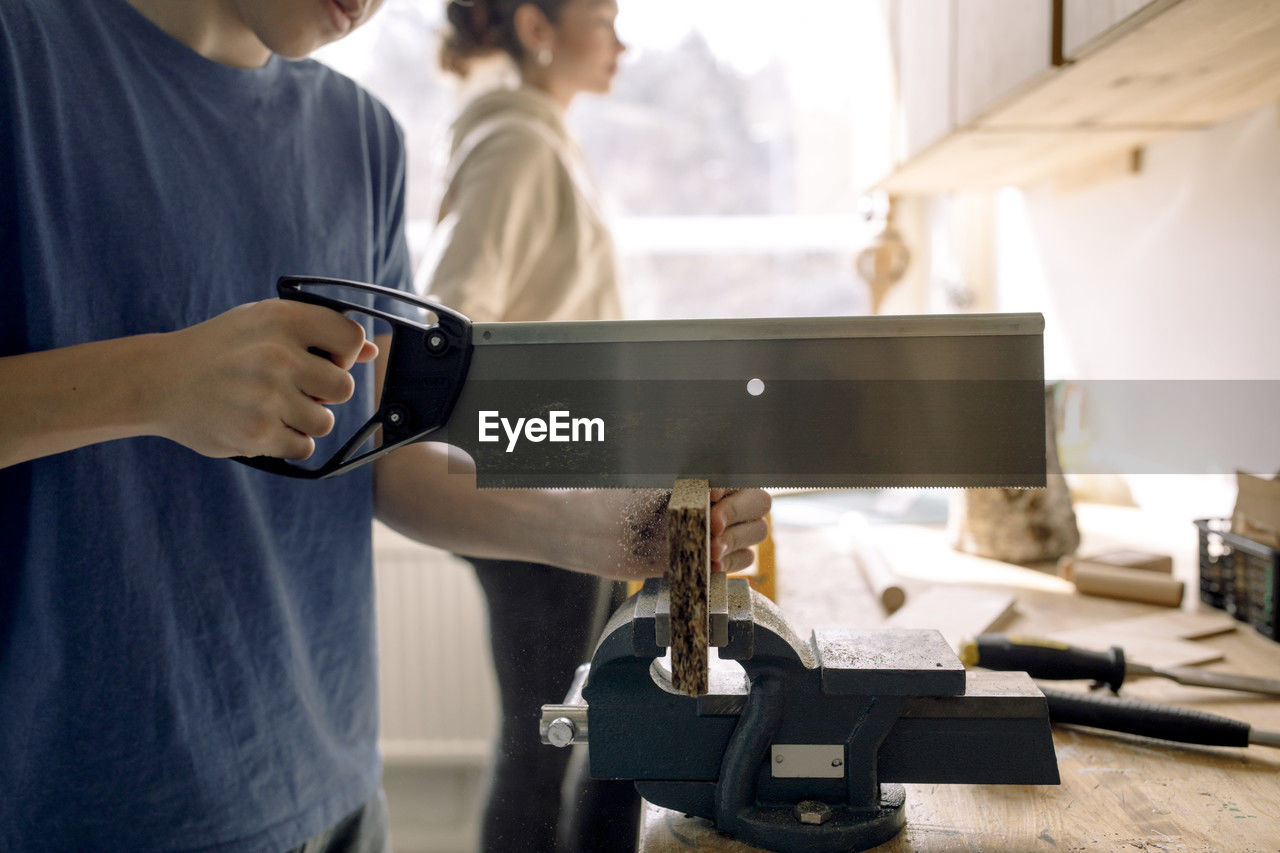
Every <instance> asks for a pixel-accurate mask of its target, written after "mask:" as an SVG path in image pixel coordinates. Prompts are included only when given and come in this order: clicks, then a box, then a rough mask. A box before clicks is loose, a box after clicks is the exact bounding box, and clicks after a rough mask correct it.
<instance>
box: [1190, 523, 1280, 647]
mask: <svg viewBox="0 0 1280 853" xmlns="http://www.w3.org/2000/svg"><path fill="white" fill-rule="evenodd" d="M1196 527H1198V528H1199V529H1200V600H1201V601H1203V602H1204V603H1205V604H1208V605H1211V606H1213V607H1217V608H1220V609H1222V610H1225V611H1227V612H1228V613H1230V614H1231V615H1232V616H1234V617H1236V618H1237V619H1239V620H1240V621H1241V622H1248V623H1249V624H1250V625H1252V626H1253V627H1254V628H1256V629H1257V630H1258V632H1259V633H1261V634H1262V635H1263V636H1264V637H1267V638H1269V639H1272V640H1280V623H1277V620H1276V599H1277V598H1280V551H1277V550H1276V549H1274V548H1268V547H1267V546H1266V545H1263V544H1262V543H1260V542H1255V541H1253V540H1252V539H1249V538H1248V537H1246V536H1241V535H1239V534H1238V533H1232V532H1231V520H1230V519H1227V518H1201V519H1197V520H1196Z"/></svg>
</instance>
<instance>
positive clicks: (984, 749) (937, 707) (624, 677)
mask: <svg viewBox="0 0 1280 853" xmlns="http://www.w3.org/2000/svg"><path fill="white" fill-rule="evenodd" d="M724 600H725V601H726V602H727V603H726V605H725V606H724V607H723V608H722V611H721V612H719V613H717V612H716V610H715V609H714V608H713V610H712V613H711V619H710V637H711V645H713V646H715V647H717V648H718V651H719V655H718V657H719V660H716V655H712V660H711V664H712V666H711V677H710V687H709V690H708V692H707V693H706V694H705V695H702V696H698V697H696V698H695V697H691V696H686V695H684V694H682V693H679V692H677V691H676V690H675V689H674V688H673V687H672V686H671V678H670V670H669V667H667V666H665V665H664V662H663V661H662V660H661V658H662V657H663V656H664V654H665V653H666V648H665V647H666V646H668V645H669V644H670V620H669V618H668V611H667V608H666V603H667V593H666V587H665V582H663V581H662V580H660V579H651V580H649V581H647V582H646V583H645V585H644V587H643V589H641V590H640V591H639V592H637V593H636V594H635V595H633V596H631V598H629V599H628V600H627V601H626V602H624V603H623V605H622V606H621V607H620V608H619V609H618V610H617V611H616V612H615V613H614V614H613V617H612V618H611V619H610V620H609V623H608V625H607V626H606V627H605V630H604V632H603V633H602V635H601V638H600V641H599V643H598V644H597V646H596V651H595V655H594V656H593V657H592V660H591V663H590V664H585V665H583V666H582V667H580V668H579V670H578V674H577V677H576V678H575V679H574V683H573V685H572V686H571V688H570V690H569V695H568V696H566V697H565V701H564V702H563V703H562V704H558V705H544V706H543V708H542V723H541V728H542V735H543V742H544V743H551V744H554V745H557V746H568V745H569V744H571V743H581V742H585V741H587V740H588V739H589V741H590V748H589V749H590V751H589V755H590V761H591V775H592V776H593V777H594V778H597V779H633V780H635V785H636V789H637V790H638V791H639V792H640V795H641V796H643V797H644V798H645V799H646V800H648V801H649V802H651V803H654V804H656V805H658V806H662V807H664V808H668V809H673V810H675V811H679V812H684V813H686V814H691V815H696V816H699V817H703V818H707V819H708V820H711V821H713V822H714V823H715V825H716V827H717V828H718V829H719V830H720V831H721V832H724V833H725V834H727V835H729V836H731V837H734V838H737V839H739V840H741V841H744V842H746V843H748V844H752V845H755V846H758V847H764V848H767V849H771V850H777V851H782V853H787V852H788V851H804V853H810V851H815V852H816V851H846V850H865V849H867V848H870V847H874V846H876V845H878V844H881V843H883V842H885V841H887V840H889V839H890V838H892V837H893V836H894V835H896V834H897V833H898V832H899V831H900V830H901V829H902V827H903V826H904V825H905V822H906V814H905V809H904V802H905V792H904V789H903V787H902V784H901V783H904V782H921V783H957V784H988V785H989V784H1013V785H1056V784H1058V781H1059V779H1058V765H1057V761H1056V757H1055V755H1054V751H1053V738H1052V735H1051V734H1050V729H1049V713H1048V708H1047V705H1046V703H1045V699H1044V696H1043V694H1041V693H1040V691H1039V690H1038V689H1037V688H1036V686H1035V684H1034V683H1033V682H1032V681H1031V679H1030V678H1029V677H1028V676H1027V675H1026V673H1021V672H969V673H966V672H965V669H964V667H963V666H962V665H961V663H960V661H959V660H958V659H957V658H956V655H955V653H954V652H952V650H951V649H950V647H949V646H948V645H947V644H946V641H945V640H943V638H942V635H941V634H939V633H938V632H937V631H916V630H868V631H815V632H814V633H813V635H812V638H811V639H810V640H809V642H808V643H802V642H801V641H800V640H799V639H798V637H797V636H796V635H795V632H794V631H792V630H791V628H790V627H789V626H788V625H787V623H786V621H785V620H784V619H783V617H782V614H781V612H780V611H779V610H778V608H777V606H776V605H775V604H774V603H773V602H772V601H770V600H769V599H768V598H765V597H764V596H763V595H760V594H759V593H758V592H756V591H755V590H752V589H751V588H750V586H749V585H748V583H747V581H746V580H743V579H731V580H729V581H728V582H727V587H726V595H725V596H724Z"/></svg>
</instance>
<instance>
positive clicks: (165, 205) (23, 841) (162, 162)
mask: <svg viewBox="0 0 1280 853" xmlns="http://www.w3.org/2000/svg"><path fill="white" fill-rule="evenodd" d="M403 181H404V152H403V140H402V137H401V134H400V130H399V128H398V127H397V126H396V124H395V122H394V121H393V119H392V118H391V116H390V114H389V113H388V112H387V111H386V109H385V108H384V107H383V106H382V105H381V104H379V103H378V102H377V101H376V100H374V99H373V98H372V97H371V96H369V95H368V94H367V93H365V92H364V91H362V90H361V89H360V88H359V87H357V86H356V85H355V84H354V83H352V82H351V81H349V80H347V79H346V78H344V77H342V76H340V75H338V74H336V73H335V72H333V71H331V70H329V69H327V68H325V67H324V66H322V65H320V64H318V63H315V62H311V61H302V62H288V61H285V60H282V59H280V58H278V57H275V58H272V59H271V61H270V62H268V63H267V65H266V66H264V67H263V68H260V69H254V70H244V69H235V68H230V67H227V66H224V65H220V64H218V63H215V62H211V61H209V60H206V59H204V58H203V57H201V56H200V55H199V54H197V53H195V52H193V51H191V50H189V49H188V48H186V47H185V46H183V45H182V44H181V43H179V42H178V41H176V40H174V39H172V38H170V37H169V36H168V35H166V34H165V33H164V32H163V31H161V30H160V29H158V28H157V27H155V26H154V25H152V24H151V23H150V22H149V21H148V20H147V19H145V18H144V17H142V16H141V15H140V14H138V13H137V12H136V11H135V10H134V9H133V8H132V7H130V6H129V5H128V4H127V3H125V2H124V0H0V356H7V355H13V354H18V353H25V352H32V351H39V350H46V349H50V348H54V347H63V346H68V345H71V344H77V343H82V342H86V341H94V340H101V339H106V338H113V337H118V336H123V335H130V334H136V333H144V332H165V331H170V330H173V329H178V328H181V327H185V326H189V325H191V324H194V323H198V322H200V321H203V320H206V319H208V318H210V317H213V316H215V315H217V314H219V313H221V312H223V311H226V310H227V309H229V308H231V307H233V306H235V305H238V304H241V303H244V302H249V301H254V300H258V299H264V298H269V297H272V296H274V295H275V289H274V286H275V281H276V278H277V277H278V276H280V275H282V274H306V275H327V276H335V277H340V278H349V279H356V280H361V281H370V282H376V283H380V284H383V285H387V286H392V287H401V288H408V286H409V284H408V282H409V279H410V270H409V259H408V253H407V250H406V247H405V242H404V234H403V222H402V211H403V194H404V187H403ZM355 375H356V383H357V389H358V390H357V394H356V398H355V399H354V400H353V401H352V402H350V403H348V404H346V405H343V406H339V407H337V409H336V414H337V417H338V426H337V428H336V430H335V432H336V433H339V434H351V432H352V431H353V428H354V424H356V423H358V422H363V420H364V419H365V418H366V417H367V415H368V412H369V410H370V409H371V406H372V404H371V400H370V398H371V394H372V391H371V383H372V377H371V371H370V370H369V369H368V366H367V365H364V366H360V367H359V368H357V369H356V371H355ZM0 405H10V403H9V402H8V401H0ZM29 415H30V416H31V417H36V415H37V413H29ZM371 467H372V466H366V467H365V468H362V469H359V470H357V471H355V472H354V473H350V474H346V475H343V476H339V477H336V478H333V479H331V480H327V481H323V482H299V481H294V480H290V479H287V478H282V477H275V476H272V475H269V474H265V473H262V472H259V471H256V470H253V469H250V468H248V467H246V466H243V465H240V464H237V463H235V462H233V461H230V460H216V459H208V458H205V457H202V456H200V455H198V454H196V453H194V452H192V451H190V450H187V449H186V448H184V447H181V446H179V445H177V444H175V443H172V442H169V441H166V440H163V439H159V438H140V439H127V440H120V441H112V442H108V443H104V444H99V445H94V446H90V447H86V448H83V449H79V450H75V451H71V452H68V453H62V454H59V455H56V456H52V457H47V458H43V459H38V460H35V461H33V462H30V463H26V464H21V465H16V466H12V467H9V468H5V469H0V850H3V851H10V850H23V851H25V850H40V849H64V850H130V851H137V850H149V849H166V850H168V849H191V848H199V849H201V850H281V849H285V848H287V847H291V846H294V845H297V844H300V843H301V842H302V841H303V840H304V839H305V838H307V837H308V836H310V835H313V834H315V833H316V832H318V831H320V830H321V829H323V828H325V827H326V826H328V825H330V824H332V823H334V822H335V821H337V820H339V819H340V818H341V817H342V816H343V815H345V814H346V813H348V812H350V811H351V810H352V809H354V808H356V807H357V806H358V805H359V804H360V803H361V802H363V801H364V800H365V799H367V798H368V797H369V796H371V794H372V793H373V792H374V791H375V790H376V786H377V782H378V777H379V772H380V767H379V762H378V756H377V750H376V735H377V706H376V701H377V700H376V683H375V678H376V665H375V652H374V622H373V598H372V586H373V577H372V569H371V553H370V552H371V545H370V526H371V518H372V513H373V496H372V485H373V481H372V477H373V474H372V471H371Z"/></svg>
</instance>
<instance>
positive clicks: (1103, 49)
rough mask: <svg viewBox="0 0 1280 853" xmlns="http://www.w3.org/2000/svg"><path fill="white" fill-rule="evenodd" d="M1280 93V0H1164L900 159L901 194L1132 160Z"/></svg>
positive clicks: (897, 189) (896, 185)
mask: <svg viewBox="0 0 1280 853" xmlns="http://www.w3.org/2000/svg"><path fill="white" fill-rule="evenodd" d="M1276 99H1280V0H1259V2H1248V3H1246V2H1240V0H1162V2H1155V3H1152V4H1150V5H1149V6H1147V7H1146V8H1144V9H1143V10H1142V11H1141V12H1139V13H1137V14H1135V15H1133V16H1132V17H1131V18H1129V19H1127V20H1126V21H1124V22H1123V23H1122V24H1120V25H1118V26H1116V27H1115V28H1113V29H1112V30H1111V31H1109V32H1107V33H1105V34H1104V35H1102V36H1100V37H1099V38H1097V39H1096V40H1094V41H1093V42H1091V43H1090V44H1088V45H1087V46H1085V47H1084V48H1083V49H1082V50H1081V51H1080V53H1079V55H1078V57H1077V58H1076V59H1075V60H1074V61H1071V62H1069V64H1065V65H1061V66H1058V67H1056V68H1051V69H1049V70H1048V71H1045V72H1044V73H1042V74H1040V75H1038V76H1037V77H1036V78H1034V79H1032V80H1031V81H1029V82H1028V83H1027V84H1025V85H1023V86H1022V87H1020V88H1018V89H1017V90H1015V91H1014V92H1013V93H1012V94H1011V95H1009V96H1008V97H1006V98H1004V99H1003V100H1001V101H1000V102H998V103H997V104H996V105H995V106H994V107H992V108H991V109H989V110H987V111H986V112H985V113H983V114H981V115H979V116H978V117H977V118H976V119H974V120H973V121H971V122H969V123H968V124H966V125H963V126H961V127H958V128H956V129H955V130H953V131H952V132H950V133H949V134H947V135H946V136H944V137H942V138H941V139H940V140H938V141H937V142H935V143H934V144H933V145H931V146H929V147H927V148H925V149H924V150H923V151H921V152H920V153H919V154H918V155H916V156H914V157H912V158H911V159H909V160H907V161H906V162H905V163H903V164H902V165H901V166H900V167H898V168H897V169H896V170H895V171H894V172H893V173H892V174H890V175H889V177H888V178H886V179H885V180H884V181H882V182H881V184H880V187H881V188H883V189H885V190H887V191H889V192H891V193H896V194H904V195H911V194H925V193H933V192H941V191H947V190H965V189H990V188H995V187H999V186H1005V185H1018V184H1026V183H1030V182H1033V181H1038V180H1043V179H1051V178H1054V177H1055V176H1058V175H1062V174H1070V173H1073V172H1075V171H1078V170H1081V169H1087V168H1089V167H1090V166H1091V165H1092V164H1098V163H1118V162H1127V160H1128V157H1129V154H1130V152H1132V151H1133V150H1134V149H1135V148H1140V147H1141V146H1143V145H1146V144H1147V143H1149V142H1152V141H1154V140H1156V139H1159V138H1160V137H1162V136H1165V135H1168V134H1170V133H1175V132H1180V131H1184V130H1197V129H1202V128H1206V127H1210V126H1212V125H1214V124H1217V123H1219V122H1222V121H1225V120H1228V119H1231V118H1234V117H1236V116H1239V115H1242V114H1244V113H1247V112H1249V111H1251V110H1254V109H1257V108H1259V107H1261V106H1264V105H1265V104H1267V103H1269V102H1271V101H1274V100H1276Z"/></svg>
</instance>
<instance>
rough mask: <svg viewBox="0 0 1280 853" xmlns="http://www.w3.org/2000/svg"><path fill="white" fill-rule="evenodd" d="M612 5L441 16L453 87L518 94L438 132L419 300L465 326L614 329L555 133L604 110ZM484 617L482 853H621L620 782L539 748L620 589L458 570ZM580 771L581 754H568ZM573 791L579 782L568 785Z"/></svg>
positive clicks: (475, 3) (528, 574) (579, 185)
mask: <svg viewBox="0 0 1280 853" xmlns="http://www.w3.org/2000/svg"><path fill="white" fill-rule="evenodd" d="M617 13H618V8H617V5H616V3H614V2H613V0H465V2H464V0H453V2H451V3H450V4H449V5H448V7H447V15H448V24H449V30H448V32H447V33H446V36H445V41H444V45H443V47H442V50H441V56H440V60H441V65H442V66H443V67H444V68H445V70H447V71H449V72H451V73H454V74H457V75H459V76H460V77H463V78H466V77H467V76H468V75H469V74H470V73H471V72H472V71H473V70H474V64H475V62H476V60H482V59H486V58H488V57H501V56H502V55H505V56H506V58H508V59H509V60H510V61H511V63H513V64H514V66H515V70H516V72H517V77H518V82H517V81H512V82H513V83H516V85H506V86H502V87H498V88H494V89H491V90H490V91H487V92H485V93H483V94H481V95H479V96H478V97H476V98H474V99H473V100H472V101H471V102H470V103H469V104H467V105H466V106H465V107H464V108H463V110H462V111H461V113H460V114H459V116H458V118H457V119H456V120H455V121H454V123H453V125H452V126H451V129H450V130H451V145H450V160H449V165H448V168H447V171H446V175H445V181H444V187H443V195H442V199H441V204H440V210H439V215H438V226H437V229H436V231H435V235H434V237H433V246H432V249H431V250H429V251H428V255H427V260H426V262H425V263H424V264H423V266H422V268H421V269H420V271H419V280H418V285H419V287H418V289H419V290H420V291H426V292H428V293H429V294H430V295H431V296H432V298H434V299H437V300H439V301H440V302H442V303H444V304H446V305H448V306H450V307H452V308H454V309H456V310H458V311H461V312H462V313H463V314H466V315H467V316H468V317H470V318H471V319H472V320H474V321H478V322H488V321H495V320H504V321H532V320H612V319H617V318H619V317H620V316H621V313H622V311H621V300H620V298H619V295H618V272H617V262H616V259H615V255H614V249H613V241H612V238H611V237H610V234H609V231H608V229H607V228H606V226H605V224H604V222H603V220H602V218H601V215H600V211H599V209H598V207H597V204H596V200H595V192H594V190H593V188H592V185H591V182H590V179H589V178H588V177H587V170H586V164H585V161H584V159H583V157H582V154H581V152H580V150H579V148H578V146H577V144H576V143H575V142H574V140H573V139H572V138H571V137H570V135H569V133H568V131H567V130H566V129H565V125H564V121H563V117H564V113H565V111H566V110H567V109H568V108H569V105H570V103H571V102H572V101H573V99H574V98H575V97H576V96H577V95H579V94H581V93H584V92H590V93H595V94H605V93H607V92H608V91H609V89H610V87H611V85H612V82H613V77H614V74H615V73H616V72H617V68H618V58H619V56H620V55H621V54H622V52H623V51H624V50H625V47H624V46H623V44H622V43H621V42H620V41H619V40H618V37H617V34H616V32H615V30H614V19H615V18H616V17H617ZM468 559H469V560H470V562H471V563H472V565H473V566H474V567H475V571H476V576H477V577H478V578H479V581H480V585H481V587H482V588H483V590H484V594H485V597H486V599H487V601H488V608H489V621H490V634H491V643H492V650H493V659H494V665H495V668H496V670H497V675H498V684H499V688H500V691H501V698H502V733H501V741H500V744H499V748H498V751H497V754H496V756H495V762H494V766H493V767H492V769H491V778H490V780H489V790H488V799H487V802H486V805H485V810H484V817H483V825H482V831H481V834H482V849H484V850H486V851H496V853H507V851H511V850H552V849H556V845H557V835H558V836H559V838H558V842H559V845H560V849H566V848H567V849H579V850H589V851H592V853H598V852H599V851H609V850H615V849H616V850H627V851H631V850H634V849H635V829H636V825H637V821H638V813H639V798H638V796H637V795H636V793H635V789H634V788H633V786H632V785H631V783H630V782H597V781H592V780H590V779H589V777H588V774H587V773H586V771H585V768H575V769H574V770H573V771H570V772H569V773H568V776H569V778H570V779H571V780H572V781H571V782H570V784H569V785H567V786H565V791H564V798H565V800H564V808H562V807H561V789H562V782H563V781H564V780H565V778H566V765H567V763H568V760H569V756H570V751H569V750H562V749H555V748H552V747H548V746H544V745H543V744H541V743H540V740H539V736H538V718H539V711H540V706H541V705H542V704H543V703H544V702H555V701H559V699H560V697H561V696H562V695H563V694H564V691H565V690H566V689H567V688H568V685H569V682H570V680H571V679H572V677H573V673H574V670H575V669H576V668H577V666H578V665H579V664H581V663H583V662H585V661H588V660H590V658H591V653H592V651H593V649H594V644H595V642H596V640H597V638H598V636H599V633H600V631H601V630H602V628H603V626H604V622H605V620H606V619H607V617H608V615H609V614H610V613H611V612H612V610H613V607H614V606H616V604H617V603H619V602H620V600H621V595H622V593H623V590H622V589H621V585H620V584H613V583H610V582H608V581H602V580H600V579H598V578H596V577H594V576H587V575H582V574H575V573H573V572H566V571H562V570H560V569H556V568H552V567H550V566H534V565H530V564H524V563H513V562H505V561H500V560H482V559H471V558H468ZM576 749H577V751H578V755H577V756H576V757H575V762H581V761H582V759H583V756H582V755H581V751H582V748H581V747H578V748H576ZM578 777H581V778H580V779H579V778H578Z"/></svg>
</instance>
